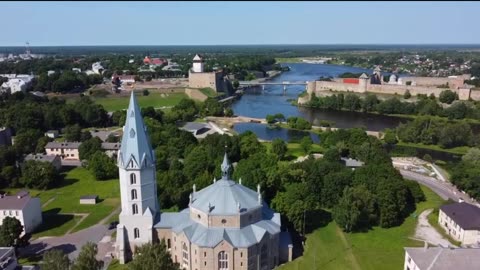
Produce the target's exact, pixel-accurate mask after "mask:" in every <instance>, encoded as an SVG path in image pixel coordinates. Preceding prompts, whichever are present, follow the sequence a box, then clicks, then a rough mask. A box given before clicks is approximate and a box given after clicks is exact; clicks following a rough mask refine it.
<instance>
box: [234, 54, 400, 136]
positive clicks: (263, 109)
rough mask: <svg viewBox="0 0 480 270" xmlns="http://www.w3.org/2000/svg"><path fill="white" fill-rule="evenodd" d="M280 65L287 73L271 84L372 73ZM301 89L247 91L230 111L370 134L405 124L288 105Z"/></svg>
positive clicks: (392, 119) (345, 68)
mask: <svg viewBox="0 0 480 270" xmlns="http://www.w3.org/2000/svg"><path fill="white" fill-rule="evenodd" d="M284 65H288V66H289V67H290V71H287V72H284V73H282V74H281V75H279V76H277V77H275V78H273V79H272V80H271V81H272V82H282V81H313V80H316V79H318V78H319V77H322V76H323V77H330V76H331V77H337V76H338V75H340V74H342V73H345V72H352V73H360V72H365V73H367V74H371V73H372V72H373V71H372V70H368V69H362V68H356V67H348V66H338V65H327V64H304V63H288V64H284ZM304 90H305V86H302V85H292V86H288V87H287V92H286V94H284V93H283V86H282V85H268V86H265V90H264V91H262V90H261V88H259V87H257V88H249V89H247V90H246V91H245V93H244V95H243V96H242V97H241V98H240V99H239V100H238V101H236V102H235V103H234V104H233V106H232V108H233V111H234V112H235V114H237V115H244V116H249V117H256V118H265V116H266V115H267V114H275V113H282V114H283V115H285V117H290V116H301V117H303V118H305V119H307V120H308V121H310V122H311V123H312V124H313V125H320V120H327V121H330V122H333V123H334V126H335V127H338V128H351V127H365V128H367V130H372V131H381V130H383V129H385V128H394V127H396V126H398V124H400V123H402V122H405V121H407V120H405V119H404V118H398V117H391V116H384V115H375V114H364V113H358V112H347V111H331V110H321V109H311V108H305V107H297V106H294V105H292V104H291V103H290V100H296V99H297V98H298V95H299V94H300V93H302V92H303V91H304Z"/></svg>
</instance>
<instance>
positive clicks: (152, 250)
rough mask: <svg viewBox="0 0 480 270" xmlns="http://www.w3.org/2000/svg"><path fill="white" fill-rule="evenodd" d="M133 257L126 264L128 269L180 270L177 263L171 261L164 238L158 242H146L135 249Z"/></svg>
mask: <svg viewBox="0 0 480 270" xmlns="http://www.w3.org/2000/svg"><path fill="white" fill-rule="evenodd" d="M133 258H134V259H133V260H132V261H131V262H130V263H129V264H128V269H130V270H143V269H162V270H180V267H179V265H178V264H177V263H174V262H173V261H172V258H171V257H170V252H168V251H167V249H166V246H165V240H163V239H162V240H161V241H160V243H147V244H144V245H142V246H140V247H139V248H137V250H136V251H135V255H134V257H133Z"/></svg>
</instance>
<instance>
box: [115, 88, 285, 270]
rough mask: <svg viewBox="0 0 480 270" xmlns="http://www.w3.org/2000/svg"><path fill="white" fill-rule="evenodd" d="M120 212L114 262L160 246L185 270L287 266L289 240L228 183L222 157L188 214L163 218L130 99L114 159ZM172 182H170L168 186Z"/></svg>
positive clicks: (262, 207)
mask: <svg viewBox="0 0 480 270" xmlns="http://www.w3.org/2000/svg"><path fill="white" fill-rule="evenodd" d="M118 169H119V176H120V195H121V208H122V209H121V212H120V215H119V224H118V226H117V239H116V247H115V249H116V254H117V258H118V259H119V261H120V263H122V264H124V263H126V262H128V261H129V260H131V259H132V256H133V254H134V253H135V248H136V247H139V246H141V245H143V244H145V243H148V242H151V241H153V242H156V241H159V240H160V239H164V240H165V243H166V245H167V249H168V250H169V252H170V254H171V257H172V260H173V261H174V262H177V263H179V264H180V267H181V268H182V269H188V270H207V269H215V270H217V269H218V270H240V269H244V270H254V269H255V270H258V269H261V270H267V269H273V268H274V267H275V266H277V265H279V264H280V263H282V262H286V261H290V260H292V248H293V245H292V243H291V238H290V235H289V233H288V232H282V231H281V221H280V214H279V213H275V212H274V211H273V210H272V209H271V208H270V207H269V206H268V205H267V204H266V203H265V202H264V200H263V199H262V195H261V189H260V186H257V190H256V191H255V190H251V189H249V188H247V187H245V186H243V185H242V183H241V180H239V182H236V181H233V180H232V179H231V178H230V170H231V165H230V163H229V161H228V157H227V154H225V156H224V159H223V162H222V164H221V171H222V177H221V179H219V180H215V179H214V180H213V183H212V184H211V185H210V186H208V187H206V188H204V189H202V190H196V187H195V185H193V187H192V192H191V194H190V202H189V205H188V208H186V209H184V210H182V211H180V212H173V213H161V211H160V205H159V203H158V199H157V184H156V179H155V173H156V169H155V154H154V151H153V149H152V147H151V144H150V141H149V137H148V135H147V130H146V127H145V125H144V122H143V119H142V115H141V111H140V108H139V106H138V104H137V101H136V98H135V95H134V94H133V92H132V95H131V97H130V103H129V107H128V110H127V118H126V122H125V126H124V127H123V137H122V144H121V148H120V150H119V153H118ZM172 181H175V179H172Z"/></svg>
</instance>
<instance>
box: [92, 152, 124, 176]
mask: <svg viewBox="0 0 480 270" xmlns="http://www.w3.org/2000/svg"><path fill="white" fill-rule="evenodd" d="M88 169H89V170H90V171H91V172H92V173H93V175H94V176H95V178H96V179H97V180H106V179H112V178H115V177H118V169H117V165H116V164H115V161H114V160H113V159H111V158H109V157H108V156H107V155H106V154H105V153H103V152H101V151H97V152H95V153H94V154H93V155H91V156H90V159H89V160H88Z"/></svg>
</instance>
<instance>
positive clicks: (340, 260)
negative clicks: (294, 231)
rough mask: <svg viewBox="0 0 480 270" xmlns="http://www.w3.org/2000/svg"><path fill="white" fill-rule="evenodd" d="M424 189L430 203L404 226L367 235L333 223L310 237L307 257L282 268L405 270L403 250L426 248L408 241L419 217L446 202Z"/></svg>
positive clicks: (306, 247)
mask: <svg viewBox="0 0 480 270" xmlns="http://www.w3.org/2000/svg"><path fill="white" fill-rule="evenodd" d="M422 190H423V191H424V192H425V196H426V198H427V201H426V202H422V203H419V204H418V205H417V210H416V212H415V215H411V216H410V217H408V218H407V219H406V220H405V222H404V223H403V224H402V225H401V226H398V227H395V228H389V229H384V228H379V227H374V228H373V229H372V230H370V231H368V232H366V233H344V232H342V231H341V230H340V229H339V228H338V226H337V225H336V224H335V222H330V223H329V224H328V225H327V226H325V227H322V228H320V229H317V230H315V231H314V232H313V233H311V234H309V235H308V236H307V241H306V246H305V251H304V254H303V256H301V257H299V258H297V259H295V260H294V261H292V262H290V263H287V264H285V265H283V266H281V267H279V269H280V270H296V269H299V270H302V269H312V270H313V269H319V270H320V269H321V270H324V269H354V270H358V269H364V270H367V269H368V270H370V269H371V270H377V269H378V270H384V269H403V262H404V255H405V254H404V249H403V248H404V247H407V246H410V247H412V246H423V243H421V242H418V241H415V240H411V239H409V238H408V237H410V236H412V235H413V234H414V230H415V226H416V223H417V221H416V216H418V214H419V213H421V212H422V211H423V210H425V209H429V208H435V207H438V206H440V205H441V204H442V203H443V202H444V201H443V200H442V198H440V197H439V196H438V195H436V194H435V193H433V192H432V191H431V190H430V189H428V188H426V187H423V186H422Z"/></svg>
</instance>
